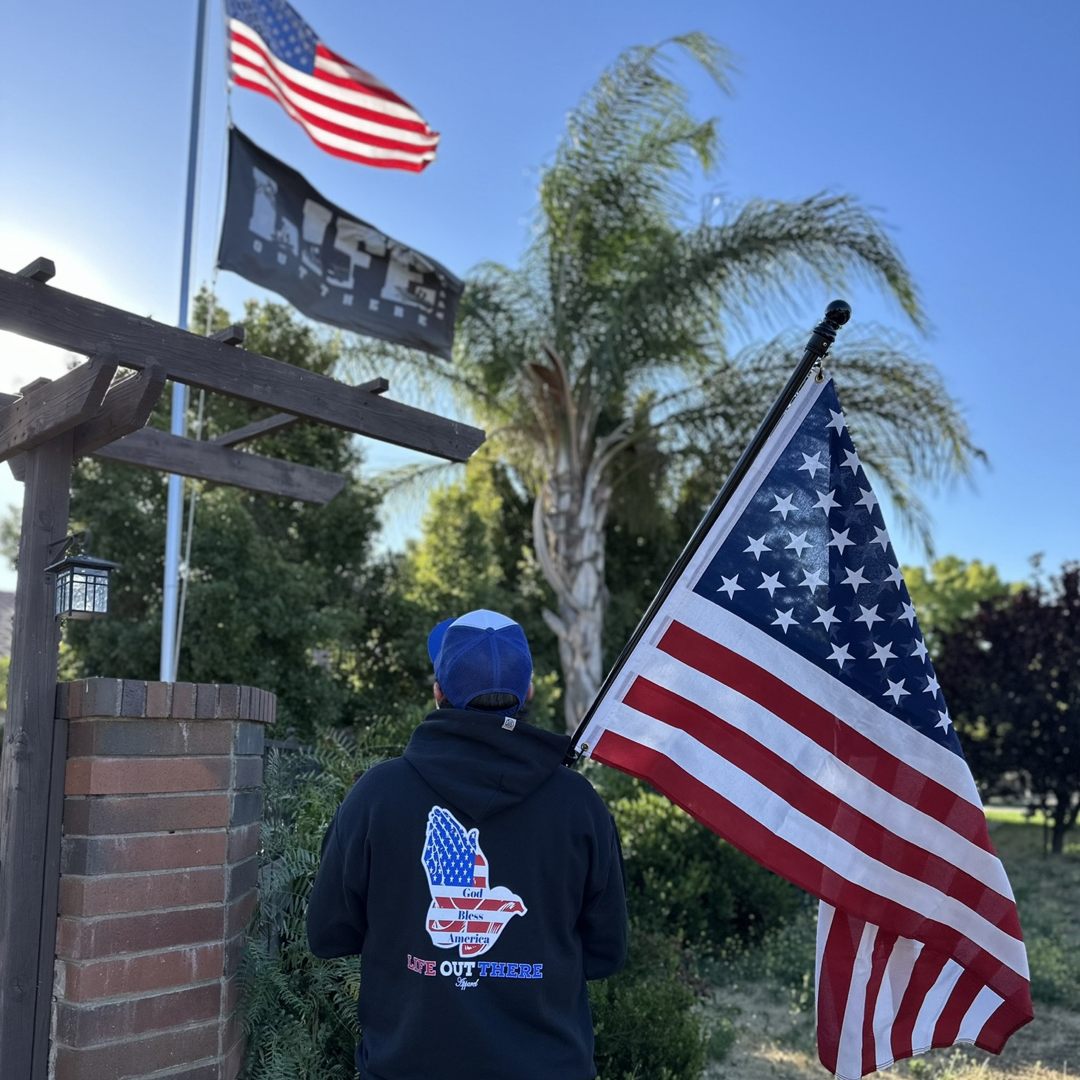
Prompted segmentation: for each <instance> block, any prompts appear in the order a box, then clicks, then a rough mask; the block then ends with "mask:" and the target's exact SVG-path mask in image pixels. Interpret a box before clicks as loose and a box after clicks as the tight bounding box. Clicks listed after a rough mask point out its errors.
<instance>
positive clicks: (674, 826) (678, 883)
mask: <svg viewBox="0 0 1080 1080" xmlns="http://www.w3.org/2000/svg"><path fill="white" fill-rule="evenodd" d="M591 775H592V774H590V776H591ZM624 790H625V788H624ZM609 806H610V807H611V812H612V814H613V815H614V816H615V820H616V822H617V823H618V826H619V832H620V834H621V836H622V843H623V853H624V855H625V858H626V878H627V894H628V895H627V903H628V906H629V909H630V917H631V919H632V921H633V922H634V924H635V925H636V926H637V927H638V928H639V929H641V930H642V931H643V932H644V933H646V934H667V935H673V936H675V937H677V938H678V939H679V940H680V941H681V942H682V943H683V945H684V946H686V947H688V948H690V949H691V950H693V951H694V952H695V953H696V954H697V955H699V956H717V955H721V954H722V953H723V952H724V950H725V949H726V948H728V947H729V942H731V941H732V940H734V941H737V942H743V943H745V942H752V941H757V940H760V938H761V937H762V935H763V934H765V933H766V932H767V931H769V930H771V929H773V928H775V927H778V926H781V925H782V924H784V922H785V921H786V920H787V919H789V918H790V917H791V916H792V915H794V914H795V912H796V911H797V910H798V907H799V893H798V890H796V889H795V888H794V886H792V885H791V884H789V883H788V882H786V881H784V880H783V879H782V878H780V877H777V876H776V875H775V874H773V873H771V872H770V871H768V870H766V869H764V868H763V867H761V866H759V865H758V864H757V863H755V862H754V861H753V860H752V859H750V858H749V857H748V856H746V855H744V854H743V853H742V852H740V851H738V850H737V849H736V848H734V847H732V846H731V845H730V844H728V843H725V842H724V841H723V840H721V839H720V838H719V837H717V836H716V835H715V834H713V833H712V832H710V831H709V830H708V829H706V828H705V827H704V826H703V825H700V824H698V822H696V821H695V820H694V819H693V818H692V817H690V815H689V814H687V813H685V812H684V811H683V810H680V809H679V808H678V807H677V806H675V805H674V804H673V803H670V802H668V800H667V799H665V798H664V797H663V796H662V795H658V794H656V793H655V792H651V791H648V790H646V789H645V788H644V786H639V787H638V789H637V791H636V792H634V793H632V794H629V795H623V796H622V797H619V798H615V799H613V800H611V801H610V802H609Z"/></svg>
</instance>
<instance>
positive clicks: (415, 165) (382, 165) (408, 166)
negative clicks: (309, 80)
mask: <svg viewBox="0 0 1080 1080" xmlns="http://www.w3.org/2000/svg"><path fill="white" fill-rule="evenodd" d="M233 82H234V83H235V84H236V85H237V86H243V87H245V88H246V89H248V90H255V91H257V92H258V93H260V94H265V95H266V96H267V97H268V98H270V99H272V100H273V101H276V102H278V103H279V104H282V101H281V97H280V96H279V95H278V94H275V93H274V92H273V91H272V90H270V89H268V88H267V87H265V86H261V85H259V83H256V82H252V81H250V80H249V79H245V78H244V77H243V76H242V75H240V74H239V73H237V72H234V73H233ZM300 126H301V127H302V128H304V130H305V131H307V133H308V135H309V136H311V139H312V141H313V142H314V143H315V144H316V146H318V147H319V149H320V150H325V151H326V153H328V154H333V155H334V157H339V158H345V159H346V160H348V161H356V162H359V164H361V165H373V166H374V167H375V168H377V169H404V170H405V171H406V172H417V173H418V172H423V171H424V169H426V168H427V167H428V166H429V165H430V164H431V162H430V161H406V160H404V159H402V158H372V157H367V156H365V155H364V154H358V153H354V152H353V151H351V150H343V149H341V148H340V147H337V146H331V145H329V144H328V143H324V142H320V141H319V140H318V139H316V138H315V137H314V136H313V135H312V134H311V132H310V130H308V128H307V126H306V125H305V124H301V125H300Z"/></svg>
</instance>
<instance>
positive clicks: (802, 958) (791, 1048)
mask: <svg viewBox="0 0 1080 1080" xmlns="http://www.w3.org/2000/svg"><path fill="white" fill-rule="evenodd" d="M987 818H988V820H989V821H990V834H991V838H992V840H993V842H994V846H995V847H996V848H997V851H998V854H999V855H1000V857H1001V860H1002V862H1003V863H1004V865H1005V869H1006V870H1007V872H1008V874H1009V881H1010V882H1011V884H1012V887H1013V892H1014V894H1015V896H1016V904H1017V908H1018V910H1019V912H1020V923H1021V926H1022V928H1023V931H1024V940H1025V942H1026V944H1027V950H1028V961H1029V964H1030V967H1031V991H1032V998H1033V1000H1034V1003H1035V1019H1034V1021H1033V1022H1032V1023H1030V1024H1029V1025H1027V1027H1025V1028H1022V1029H1021V1030H1020V1031H1019V1032H1017V1033H1016V1034H1015V1035H1014V1036H1013V1038H1012V1039H1011V1040H1010V1042H1009V1044H1008V1045H1007V1046H1006V1048H1005V1051H1004V1053H1002V1055H1001V1056H1000V1057H994V1056H993V1055H990V1054H987V1053H984V1052H983V1051H981V1050H975V1049H973V1048H971V1047H960V1048H957V1049H955V1050H935V1051H931V1052H930V1053H929V1054H927V1055H925V1056H924V1057H922V1058H916V1059H913V1060H911V1061H908V1062H901V1063H899V1064H898V1065H896V1066H895V1067H894V1068H893V1070H891V1072H890V1073H889V1074H884V1075H891V1076H894V1077H896V1078H897V1080H908V1078H911V1080H1076V1077H1077V1071H1078V1070H1077V1066H1078V1065H1080V829H1074V830H1073V831H1072V832H1071V833H1070V834H1069V835H1068V837H1067V838H1066V843H1065V851H1064V853H1063V854H1061V855H1049V854H1044V851H1043V829H1042V819H1041V817H1035V818H1029V817H1027V816H1026V814H1025V812H1024V811H1023V810H1022V809H1013V808H1007V807H992V808H990V809H988V810H987ZM811 920H812V913H811V912H809V911H808V912H807V913H806V914H805V916H804V921H805V922H806V925H805V926H803V927H801V928H800V927H792V928H790V929H789V931H788V932H787V933H786V934H782V935H778V936H777V937H776V938H775V939H774V940H773V941H771V942H770V943H768V944H767V945H766V946H765V948H764V949H763V950H762V951H761V953H760V954H759V955H756V956H753V957H747V958H746V960H745V961H743V962H741V963H739V964H738V965H735V966H733V968H732V969H730V975H731V976H732V979H731V982H730V983H729V984H728V985H727V986H724V987H720V988H718V990H717V994H716V998H715V1001H714V1009H715V1010H716V1014H717V1015H718V1016H719V1017H728V1018H732V1019H733V1022H734V1025H735V1030H736V1034H735V1041H734V1046H733V1047H732V1049H731V1051H730V1053H729V1054H728V1056H727V1057H725V1058H724V1059H723V1060H719V1061H714V1062H712V1063H711V1064H710V1066H709V1067H708V1069H707V1071H706V1078H707V1080H727V1078H729V1077H736V1076H737V1077H739V1078H740V1080H824V1078H825V1077H827V1076H828V1073H826V1071H825V1070H824V1069H823V1068H822V1067H821V1065H820V1064H819V1063H818V1061H817V1054H816V1049H815V1045H814V1021H813V1004H812V1000H811V997H810V993H809V992H808V989H807V980H809V986H810V987H812V978H813V974H812V972H813V951H812V922H811ZM804 968H805V969H806V970H805V971H803V969H804ZM736 969H737V970H736ZM753 972H757V973H759V975H760V974H761V973H764V974H763V976H762V977H758V978H753V976H752V974H751V973H753ZM800 973H801V974H800Z"/></svg>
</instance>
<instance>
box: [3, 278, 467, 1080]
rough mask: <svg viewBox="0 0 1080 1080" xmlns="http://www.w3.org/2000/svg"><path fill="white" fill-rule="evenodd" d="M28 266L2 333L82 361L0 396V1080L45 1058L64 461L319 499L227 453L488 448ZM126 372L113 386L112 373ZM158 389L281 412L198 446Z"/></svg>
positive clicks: (448, 423)
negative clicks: (297, 435)
mask: <svg viewBox="0 0 1080 1080" xmlns="http://www.w3.org/2000/svg"><path fill="white" fill-rule="evenodd" d="M54 273H55V268H54V267H53V264H52V263H51V262H50V261H49V260H47V259H38V260H36V261H35V262H34V263H32V264H31V265H30V266H28V267H26V268H25V269H24V270H22V271H20V272H19V273H17V274H12V273H8V272H6V271H3V270H0V330H8V331H12V332H14V333H16V334H20V335H22V336H23V337H28V338H33V339H34V340H36V341H41V342H44V343H46V344H48V345H53V346H57V347H59V348H62V349H67V350H70V351H71V352H73V353H76V354H79V355H82V356H86V357H88V359H87V360H86V362H84V363H82V364H80V365H79V366H78V367H76V368H74V369H73V370H71V371H70V372H68V373H67V374H66V375H64V376H62V377H61V378H59V379H56V380H55V381H50V380H46V379H39V380H37V381H36V382H33V383H31V384H30V385H29V386H26V387H24V388H23V391H22V393H21V394H18V395H9V394H0V461H5V460H6V461H9V462H10V463H11V466H12V470H13V472H14V473H15V475H16V476H17V477H18V478H20V479H22V480H23V481H24V483H25V486H26V492H25V498H24V502H23V514H22V535H21V538H20V543H19V573H18V582H17V585H16V593H15V617H14V626H13V633H12V651H11V668H10V676H9V682H8V712H7V724H6V729H5V732H4V745H3V762H2V774H0V1077H3V1078H4V1080H8V1078H9V1077H10V1078H11V1080H16V1078H18V1080H45V1077H46V1074H47V1069H48V1056H49V1023H50V1015H51V999H52V983H53V955H54V952H55V945H56V941H55V937H56V914H57V893H58V887H59V878H60V841H61V824H62V814H63V803H64V772H65V759H66V754H67V725H66V721H63V720H57V719H56V717H55V712H56V710H55V698H56V671H57V654H58V647H59V641H60V624H59V620H58V619H57V618H56V617H55V616H54V614H53V612H54V603H53V591H52V584H51V582H50V581H49V580H48V578H49V576H48V575H47V574H46V573H45V568H46V566H48V565H49V564H50V563H51V562H52V561H53V559H54V558H55V556H56V552H57V551H58V550H59V548H60V545H62V544H63V543H64V541H65V539H66V538H67V532H68V508H69V499H70V486H71V471H72V465H73V463H74V461H75V460H76V459H78V458H80V457H86V456H88V455H92V456H94V457H98V458H102V459H104V460H109V461H121V462H125V463H128V464H132V465H137V466H140V467H143V468H149V469H157V470H161V471H163V472H170V473H178V474H181V475H184V476H191V477H197V478H199V479H203V480H212V481H215V482H217V483H225V484H232V485H235V486H238V487H243V488H247V489H250V490H253V491H260V492H265V493H269V494H273V495H280V496H284V497H287V498H294V499H302V500H306V501H310V502H316V503H325V502H327V501H328V500H329V499H331V498H333V496H334V495H335V494H337V492H338V491H340V490H341V488H342V486H343V484H344V478H343V477H341V476H337V475H335V474H333V473H328V472H325V471H323V470H321V469H313V468H309V467H307V466H303V465H297V464H295V463H293V462H287V461H280V460H277V459H274V458H267V457H261V456H259V455H256V454H252V453H249V452H244V451H240V450H236V449H234V447H236V446H237V445H239V444H241V443H243V442H245V441H248V440H250V439H253V438H256V437H257V436H259V435H262V434H266V433H267V432H269V431H272V430H275V429H277V428H280V427H282V426H284V425H286V424H291V423H295V422H297V421H298V420H307V421H313V422H317V423H323V424H330V425H332V426H334V427H337V428H341V429H342V430H344V431H350V432H355V433H357V434H360V435H365V436H367V437H369V438H373V439H378V440H380V441H382V442H389V443H393V444H395V445H397V446H404V447H408V448H410V449H413V450H420V451H423V452H425V453H429V454H432V455H435V456H436V457H441V458H446V459H448V460H451V461H465V460H466V459H467V458H468V457H469V456H470V455H471V454H472V453H473V451H475V450H476V449H477V447H479V446H480V444H481V443H482V442H483V441H484V433H483V432H482V431H480V430H479V429H477V428H474V427H470V426H469V425H467V424H460V423H457V422H455V421H453V420H449V419H446V418H445V417H442V416H437V415H435V414H433V413H430V412H425V411H423V410H421V409H416V408H412V407H411V406H408V405H404V404H402V403H400V402H396V401H391V400H389V399H388V398H386V397H385V396H384V394H385V392H386V391H387V390H388V388H389V384H388V383H387V381H386V380H385V379H376V380H373V381H372V382H370V383H367V384H365V385H363V386H357V387H353V386H347V385H345V384H344V383H341V382H337V381H336V380H334V379H330V378H327V377H325V376H322V375H316V374H315V373H313V372H310V371H305V370H303V369H301V368H297V367H292V366H290V365H289V364H285V363H282V362H280V361H278V360H273V359H271V358H270V357H266V356H259V355H257V354H255V353H249V352H244V351H243V350H241V349H238V348H237V346H238V345H240V344H241V343H242V341H243V330H242V328H240V327H231V328H230V329H229V330H227V331H224V332H222V333H220V334H216V335H214V336H213V337H200V336H198V335H196V334H192V333H189V332H187V331H184V330H178V329H177V328H175V327H172V326H166V325H164V324H162V323H158V322H155V321H153V320H152V319H147V318H142V317H140V316H138V315H133V314H131V313H130V312H126V311H121V310H119V309H117V308H113V307H108V306H107V305H105V304H100V303H97V302H95V301H93V300H88V299H86V298H84V297H80V296H75V295H72V294H71V293H65V292H62V291H60V290H58V289H54V288H52V287H51V286H50V285H48V284H47V283H48V281H49V280H50V279H51V278H52V277H53V275H54ZM120 368H130V369H132V370H133V373H132V374H129V375H127V376H125V377H123V378H120V379H116V377H115V376H116V373H117V370H118V369H120ZM167 380H175V381H177V382H181V383H185V384H187V385H188V386H192V387H196V388H199V389H204V390H209V391H213V392H216V393H220V394H227V395H229V396H231V397H235V398H241V399H243V400H245V401H250V402H253V403H256V404H259V405H266V406H269V407H271V408H274V409H278V410H280V411H279V413H278V414H277V415H276V416H272V417H270V418H269V419H267V420H263V421H259V422H257V423H255V424H249V425H247V426H246V427H243V428H239V429H237V430H236V431H232V432H228V433H227V434H225V435H221V436H219V437H218V438H217V439H214V440H212V441H209V442H196V441H195V440H191V439H186V438H182V437H180V436H176V435H170V434H167V433H166V432H162V431H157V430H154V429H149V428H146V427H144V425H145V424H146V421H147V419H148V418H149V416H150V413H151V411H152V410H153V408H154V405H155V404H156V402H157V400H158V398H159V396H160V394H161V392H162V390H163V389H164V386H165V383H166V381H167Z"/></svg>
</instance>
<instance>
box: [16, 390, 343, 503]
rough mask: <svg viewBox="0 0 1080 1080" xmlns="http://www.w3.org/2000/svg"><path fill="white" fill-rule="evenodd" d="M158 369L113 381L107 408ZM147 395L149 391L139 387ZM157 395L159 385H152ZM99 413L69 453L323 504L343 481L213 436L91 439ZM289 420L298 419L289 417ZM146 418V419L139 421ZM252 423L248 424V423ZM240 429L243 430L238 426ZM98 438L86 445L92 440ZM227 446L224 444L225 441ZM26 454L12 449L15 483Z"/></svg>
mask: <svg viewBox="0 0 1080 1080" xmlns="http://www.w3.org/2000/svg"><path fill="white" fill-rule="evenodd" d="M160 378H161V375H160V372H153V373H149V372H147V371H143V372H140V373H139V374H138V375H132V376H129V377H128V378H127V379H122V380H121V381H120V382H118V383H116V384H115V385H114V386H113V388H112V390H110V391H109V395H108V397H106V399H105V406H104V407H105V408H108V406H109V403H110V401H113V400H114V398H113V395H114V394H116V393H117V391H119V390H121V389H123V390H124V394H123V396H122V397H121V396H119V395H118V396H117V397H116V398H115V403H116V405H117V406H119V405H120V403H121V401H124V400H127V401H132V400H133V399H134V398H135V397H136V390H137V386H138V382H137V380H142V381H144V382H146V383H152V384H153V385H155V386H156V385H157V384H158V383H159V381H160ZM143 392H144V394H146V395H147V396H149V394H150V393H152V391H151V390H144V391H143ZM157 392H158V393H159V394H160V392H161V390H160V386H158V388H157ZM18 400H19V397H18V395H17V394H0V408H3V407H4V406H6V405H10V404H12V403H13V402H16V401H18ZM140 400H141V401H142V404H141V406H140V405H133V406H132V408H133V409H135V408H145V409H146V413H147V415H149V413H150V412H151V410H152V409H153V404H150V405H149V406H146V404H145V400H144V399H140ZM0 415H2V414H0ZM98 419H99V418H98V417H95V418H94V420H91V421H90V422H89V423H87V424H84V425H80V426H79V427H77V428H76V429H75V431H74V436H75V439H76V441H78V440H79V439H80V438H82V439H83V443H82V446H83V449H82V450H81V451H77V452H76V454H75V455H74V456H76V457H78V456H83V457H85V456H87V455H89V456H91V457H95V458H97V459H98V460H99V461H118V462H120V463H121V464H124V465H135V466H136V467H139V468H143V469H161V470H162V471H164V472H171V473H176V474H177V475H178V476H190V477H192V478H193V479H195V480H209V481H211V482H213V483H216V484H232V485H233V486H234V487H239V488H244V489H246V490H248V491H259V492H262V493H263V494H264V495H277V496H280V497H281V498H285V499H299V500H301V501H302V502H310V503H317V504H320V505H321V504H323V503H328V502H329V501H330V500H331V499H332V498H333V497H334V496H335V495H337V494H338V492H340V491H341V489H342V488H343V487H344V486H345V477H344V476H341V475H340V474H338V473H332V472H327V471H326V470H325V469H316V468H313V467H312V466H310V465H298V464H297V463H296V462H293V461H282V460H280V459H278V458H268V457H262V456H260V455H258V454H248V453H240V452H238V451H235V450H228V449H226V446H225V445H222V444H221V443H216V442H212V441H208V442H198V441H196V440H195V439H184V438H181V437H180V436H179V435H169V434H168V433H167V432H164V431H158V430H157V429H156V428H145V427H142V426H141V425H140V426H139V427H137V428H134V427H129V428H128V431H130V434H127V433H126V432H120V434H121V435H122V436H123V437H122V438H119V439H117V440H116V441H112V442H110V441H106V442H104V443H102V442H101V441H100V440H98V439H97V438H96V436H97V435H100V434H102V433H103V432H102V429H103V427H104V422H103V423H101V424H99V423H98ZM289 419H290V420H291V421H292V420H296V419H298V418H297V417H295V416H293V417H290V418H289ZM142 422H143V423H145V419H144V420H143V421H142ZM249 426H253V425H249ZM239 430H242V429H238V431H239ZM92 438H93V439H94V441H95V442H96V443H97V445H94V446H92V447H91V439H92ZM226 445H227V444H226ZM26 460H27V456H26V454H17V455H16V456H15V457H13V458H10V459H9V460H8V465H10V466H11V472H12V475H13V476H14V477H15V479H16V480H18V481H19V482H20V483H21V482H23V481H24V480H25V479H26Z"/></svg>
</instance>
